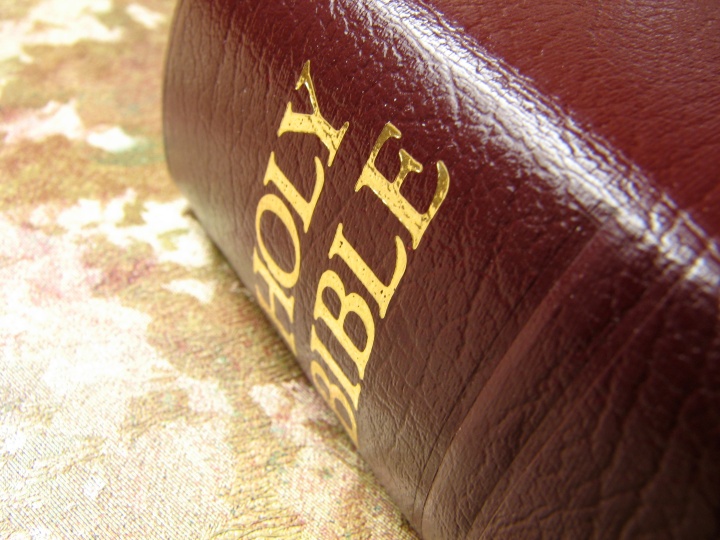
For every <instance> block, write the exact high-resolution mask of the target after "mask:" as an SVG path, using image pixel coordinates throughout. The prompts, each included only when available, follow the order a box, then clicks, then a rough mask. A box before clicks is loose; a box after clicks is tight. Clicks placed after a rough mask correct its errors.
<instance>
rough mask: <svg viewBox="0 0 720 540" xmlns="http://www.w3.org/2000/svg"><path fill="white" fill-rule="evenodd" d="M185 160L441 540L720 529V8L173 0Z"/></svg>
mask: <svg viewBox="0 0 720 540" xmlns="http://www.w3.org/2000/svg"><path fill="white" fill-rule="evenodd" d="M164 123H165V142H166V154H167V160H168V165H169V169H170V172H171V174H172V176H173V177H174V178H175V180H176V181H177V183H178V185H179V186H180V188H181V189H182V191H183V192H184V194H185V195H186V196H187V198H188V199H189V201H190V202H191V204H192V208H193V210H194V212H195V214H196V215H197V217H198V219H199V220H200V221H201V223H202V224H203V226H204V227H205V228H206V230H207V232H208V234H209V235H210V236H211V238H212V239H213V240H214V241H215V243H216V244H217V245H218V246H219V248H220V249H221V250H222V252H223V253H224V254H225V256H226V257H227V260H228V261H229V262H230V264H231V265H232V266H233V268H234V269H235V270H236V272H237V274H238V276H239V278H240V279H241V280H242V282H243V283H244V284H245V285H246V287H247V288H248V289H249V290H250V291H252V293H253V294H254V295H255V297H256V299H257V302H258V303H259V304H260V306H261V307H262V308H263V309H264V311H265V313H266V314H267V317H268V319H269V320H270V321H271V322H272V324H273V325H274V326H275V327H276V328H277V330H278V332H279V333H280V334H281V335H282V336H283V338H284V340H285V342H286V343H287V345H288V347H289V348H290V349H291V350H292V352H293V353H294V354H295V355H296V357H297V359H298V361H299V363H300V364H301V365H302V367H303V369H304V371H305V372H306V374H307V376H308V377H309V379H310V380H312V382H313V383H314V384H315V386H316V387H317V389H318V391H319V393H320V394H321V395H322V396H323V397H324V398H325V400H326V401H327V402H328V405H329V406H330V407H331V408H332V409H333V410H334V411H335V413H336V414H337V416H338V418H339V420H340V422H341V423H342V425H343V426H344V427H345V429H346V431H347V432H348V435H349V437H350V438H351V439H352V440H353V442H354V443H355V444H356V445H357V448H358V451H359V452H360V453H361V454H362V456H363V457H364V459H365V460H366V461H367V462H368V463H369V464H370V466H371V467H372V469H373V471H374V472H375V474H376V475H377V477H378V478H379V480H380V481H381V482H382V483H383V485H384V486H385V487H386V489H387V490H388V492H389V493H390V494H391V496H392V497H393V498H394V500H395V501H396V502H397V504H398V505H399V507H400V509H401V510H402V512H403V513H404V514H405V516H406V517H407V518H408V520H409V521H410V523H411V524H412V525H413V527H414V528H415V529H416V530H417V531H418V532H420V533H421V534H422V535H423V537H425V538H494V539H499V538H540V537H547V538H560V537H563V538H595V537H597V538H639V537H643V538H650V537H652V538H693V539H695V538H716V537H718V535H720V313H719V312H720V301H719V298H720V294H719V292H720V256H719V254H718V240H719V238H720V9H718V6H717V5H715V4H713V3H707V2H706V3H702V2H697V3H692V2H679V1H677V0H671V1H669V2H663V3H635V2H603V3H595V2H581V1H578V0H560V1H558V2H548V1H541V2H533V3H531V2H524V1H515V2H504V1H500V0H485V1H479V0H472V1H465V2H458V1H452V0H428V1H415V0H400V1H397V2H381V1H378V0H312V1H311V0H296V1H293V0H273V1H260V0H258V1H240V0H236V1H230V0H181V1H180V2H179V5H178V7H177V12H176V15H175V20H174V24H173V30H172V36H171V42H170V46H169V50H168V54H167V71H166V78H165V89H164Z"/></svg>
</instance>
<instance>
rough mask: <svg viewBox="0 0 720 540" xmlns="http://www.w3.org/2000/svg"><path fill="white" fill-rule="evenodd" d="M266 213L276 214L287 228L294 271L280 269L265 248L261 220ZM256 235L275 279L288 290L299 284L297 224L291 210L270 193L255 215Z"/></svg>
mask: <svg viewBox="0 0 720 540" xmlns="http://www.w3.org/2000/svg"><path fill="white" fill-rule="evenodd" d="M265 212H270V213H272V214H275V215H276V216H277V217H278V218H279V219H280V221H281V222H282V224H283V225H285V228H286V229H287V231H288V233H289V234H290V239H291V240H292V243H293V248H294V251H295V262H294V264H293V268H292V270H290V271H289V272H287V271H285V270H283V269H282V268H280V266H279V265H278V264H277V262H276V261H275V260H274V259H273V258H272V256H271V255H270V252H269V251H268V250H267V247H266V246H265V241H264V240H263V234H262V231H261V228H260V220H261V219H262V216H263V214H264V213H265ZM255 233H256V234H257V244H258V247H259V248H260V253H261V254H262V257H263V260H264V261H265V264H266V265H267V267H268V269H269V270H270V273H271V274H272V275H273V277H274V278H275V279H276V280H277V282H278V283H279V284H280V285H282V286H283V287H285V288H286V289H289V288H290V287H292V286H293V285H295V283H297V280H298V276H299V275H300V238H299V237H298V230H297V227H296V226H295V222H294V221H293V218H292V216H291V215H290V210H288V207H287V206H285V204H284V203H283V202H282V200H281V199H280V198H279V197H278V196H277V195H273V194H272V193H268V194H266V195H264V196H263V198H262V199H260V202H258V205H257V211H256V213H255Z"/></svg>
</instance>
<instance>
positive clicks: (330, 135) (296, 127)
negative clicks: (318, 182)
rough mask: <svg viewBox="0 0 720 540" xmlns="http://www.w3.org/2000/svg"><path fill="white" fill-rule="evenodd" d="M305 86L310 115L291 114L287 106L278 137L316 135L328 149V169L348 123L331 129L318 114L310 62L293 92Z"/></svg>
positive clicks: (290, 105)
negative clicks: (285, 134)
mask: <svg viewBox="0 0 720 540" xmlns="http://www.w3.org/2000/svg"><path fill="white" fill-rule="evenodd" d="M303 85H304V86H305V88H306V89H307V91H308V95H309V97H310V106H311V107H312V114H300V113H296V112H293V109H292V103H290V102H289V103H288V104H287V108H286V109H285V114H284V115H283V117H282V120H281V121H280V128H279V129H278V132H277V134H278V137H280V136H281V135H282V134H283V133H286V132H288V131H292V132H294V133H310V134H313V135H316V136H317V137H318V138H319V139H320V141H321V142H322V143H323V144H324V145H325V148H327V149H328V152H330V155H329V156H328V161H327V164H328V167H331V166H332V164H333V161H334V160H335V154H336V153H337V151H338V148H340V143H341V142H342V139H343V137H344V136H345V132H346V131H347V129H348V127H349V126H350V123H349V122H345V123H344V124H343V125H342V127H341V128H340V129H335V128H333V127H332V126H331V125H330V123H329V122H328V121H327V120H325V118H324V117H323V116H322V114H321V113H320V104H319V103H318V100H317V95H316V94H315V85H314V84H313V81H312V77H310V60H308V61H307V62H305V65H304V66H303V68H302V72H301V73H300V78H299V79H298V82H297V84H296V85H295V90H300V87H302V86H303Z"/></svg>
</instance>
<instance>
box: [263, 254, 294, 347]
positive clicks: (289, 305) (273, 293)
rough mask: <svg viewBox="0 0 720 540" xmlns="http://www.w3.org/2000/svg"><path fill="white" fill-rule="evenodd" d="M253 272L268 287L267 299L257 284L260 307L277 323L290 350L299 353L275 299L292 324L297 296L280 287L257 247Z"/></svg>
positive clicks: (276, 325)
mask: <svg viewBox="0 0 720 540" xmlns="http://www.w3.org/2000/svg"><path fill="white" fill-rule="evenodd" d="M253 272H254V273H255V274H258V275H259V276H260V277H261V278H263V280H265V283H266V285H267V287H268V299H267V300H265V298H263V295H262V293H261V292H260V287H258V286H257V285H255V296H256V298H257V300H258V304H260V307H262V308H263V309H264V310H265V313H267V314H268V317H270V320H272V322H274V323H275V327H276V328H277V329H278V331H279V332H280V334H281V335H282V336H283V337H284V338H285V341H286V342H287V344H288V346H289V347H290V350H292V352H293V353H295V354H297V350H296V348H295V336H294V335H293V333H292V332H291V331H290V330H288V329H286V328H285V327H284V326H283V325H282V324H281V323H280V321H279V320H278V317H277V311H276V309H277V306H276V304H275V300H277V301H278V302H279V303H280V305H281V306H282V307H283V309H284V310H285V313H287V317H288V320H289V321H290V324H292V323H293V318H294V309H295V298H293V297H292V296H289V295H287V294H285V292H284V291H283V290H282V288H280V285H279V284H278V282H277V281H275V279H274V278H273V276H272V274H271V273H270V270H268V268H267V266H265V265H264V264H263V262H262V260H260V257H259V256H258V254H257V250H255V249H253Z"/></svg>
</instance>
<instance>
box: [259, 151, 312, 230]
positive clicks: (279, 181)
mask: <svg viewBox="0 0 720 540" xmlns="http://www.w3.org/2000/svg"><path fill="white" fill-rule="evenodd" d="M270 182H272V183H273V184H275V185H276V186H277V188H278V189H279V190H280V193H282V194H283V196H284V197H285V198H286V199H287V201H288V202H289V203H290V205H291V206H292V207H293V208H294V209H295V211H296V212H297V213H298V216H300V219H301V220H302V223H303V230H304V231H305V232H307V231H308V227H310V221H311V220H312V215H313V212H314V211H315V206H317V202H318V199H319V198H320V193H321V192H322V189H323V185H324V184H325V170H324V169H323V166H322V163H321V162H320V158H318V157H315V187H314V188H313V193H312V196H311V197H310V200H309V201H308V200H305V199H304V198H303V196H302V195H300V193H299V192H298V190H297V189H295V186H293V185H292V184H291V183H290V180H288V179H287V176H285V173H283V172H282V171H281V170H280V167H278V164H277V162H276V161H275V152H270V160H269V161H268V166H267V169H266V170H265V177H264V178H263V184H265V185H266V186H267V185H268V184H269V183H270Z"/></svg>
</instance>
